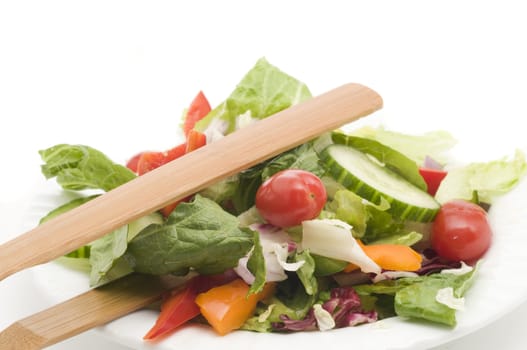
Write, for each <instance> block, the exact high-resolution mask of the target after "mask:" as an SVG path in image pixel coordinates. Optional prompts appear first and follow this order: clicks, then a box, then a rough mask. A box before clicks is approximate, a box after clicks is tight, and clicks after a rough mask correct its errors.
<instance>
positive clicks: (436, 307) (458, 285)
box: [354, 266, 478, 327]
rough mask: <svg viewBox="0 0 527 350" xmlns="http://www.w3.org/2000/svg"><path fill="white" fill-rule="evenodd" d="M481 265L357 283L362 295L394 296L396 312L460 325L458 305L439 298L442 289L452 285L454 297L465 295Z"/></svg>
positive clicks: (404, 315) (401, 314) (356, 288)
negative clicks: (450, 271) (452, 305)
mask: <svg viewBox="0 0 527 350" xmlns="http://www.w3.org/2000/svg"><path fill="white" fill-rule="evenodd" d="M477 270H478V266H476V267H475V268H473V269H472V270H471V271H469V272H466V273H463V274H455V273H435V274H432V275H428V276H419V277H405V278H400V279H397V280H385V281H382V282H379V283H375V284H369V285H360V286H356V287H354V288H355V290H356V291H357V293H359V295H361V296H365V295H366V296H367V295H379V294H384V295H391V296H394V308H395V312H396V314H397V315H399V316H403V317H410V318H419V319H424V320H428V321H432V322H437V323H442V324H445V325H448V326H451V327H453V326H455V325H456V309H453V308H451V307H449V306H447V305H445V304H443V303H440V302H438V300H437V295H438V292H439V291H440V290H442V289H445V288H452V290H453V297H455V298H461V297H463V295H464V294H465V293H466V291H467V290H468V289H469V288H470V286H471V285H472V283H473V281H474V278H475V275H476V272H477Z"/></svg>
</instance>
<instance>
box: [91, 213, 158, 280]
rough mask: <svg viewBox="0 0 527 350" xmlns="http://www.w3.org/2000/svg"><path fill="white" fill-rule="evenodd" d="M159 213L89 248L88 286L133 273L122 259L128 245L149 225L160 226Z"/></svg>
mask: <svg viewBox="0 0 527 350" xmlns="http://www.w3.org/2000/svg"><path fill="white" fill-rule="evenodd" d="M162 223H163V218H162V216H161V215H160V214H159V213H152V214H150V215H147V216H144V217H142V218H139V219H137V220H135V221H133V222H131V223H129V224H127V225H124V226H122V227H120V228H118V229H116V230H115V231H113V232H111V233H109V234H107V235H105V236H103V237H101V238H99V239H98V240H96V241H95V242H93V243H92V244H91V246H90V265H91V272H90V285H91V286H99V285H102V284H106V283H108V282H110V281H113V280H115V279H117V278H119V277H122V276H125V275H127V274H129V273H131V272H133V268H132V266H130V264H129V262H128V261H127V260H126V259H125V258H124V255H125V253H126V250H127V248H128V243H129V242H131V241H132V240H133V239H134V238H135V237H136V236H137V235H138V234H139V233H140V232H141V231H142V230H143V229H145V228H146V227H149V226H150V225H161V224H162Z"/></svg>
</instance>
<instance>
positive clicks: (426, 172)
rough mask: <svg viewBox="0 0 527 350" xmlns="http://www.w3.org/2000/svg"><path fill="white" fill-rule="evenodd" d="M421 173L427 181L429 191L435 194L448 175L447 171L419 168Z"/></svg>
mask: <svg viewBox="0 0 527 350" xmlns="http://www.w3.org/2000/svg"><path fill="white" fill-rule="evenodd" d="M419 173H420V174H421V176H422V177H423V179H424V180H425V182H426V185H427V188H428V193H429V194H430V195H432V196H435V194H436V192H437V189H438V188H439V185H440V184H441V181H443V179H444V178H445V177H446V175H447V172H446V171H444V170H438V169H429V168H419Z"/></svg>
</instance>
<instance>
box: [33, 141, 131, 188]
mask: <svg viewBox="0 0 527 350" xmlns="http://www.w3.org/2000/svg"><path fill="white" fill-rule="evenodd" d="M39 153H40V156H41V158H42V160H43V161H44V164H43V165H42V166H41V170H42V173H43V174H44V176H45V177H46V178H47V179H50V178H53V177H56V178H57V183H58V184H59V185H61V186H62V187H63V188H64V189H66V190H85V189H95V190H103V191H110V190H112V189H114V188H116V187H118V186H120V185H122V184H124V183H125V182H128V181H130V180H132V179H134V178H135V177H136V175H135V174H134V173H133V172H132V171H131V170H130V169H128V168H127V167H125V166H122V165H119V164H116V163H114V162H112V161H111V160H110V159H109V158H108V157H107V156H106V155H104V154H103V153H102V152H100V151H98V150H96V149H94V148H91V147H89V146H82V145H66V144H60V145H56V146H53V147H50V148H48V149H45V150H41V151H39Z"/></svg>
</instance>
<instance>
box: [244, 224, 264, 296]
mask: <svg viewBox="0 0 527 350" xmlns="http://www.w3.org/2000/svg"><path fill="white" fill-rule="evenodd" d="M253 240H254V245H253V249H252V251H251V256H250V257H249V260H248V261H247V269H248V270H249V271H250V272H251V273H252V274H253V275H254V282H253V283H252V284H251V288H250V289H249V294H252V293H258V292H260V291H261V290H262V289H263V288H264V286H265V275H266V269H265V258H264V253H263V249H262V244H261V243H260V234H259V233H258V232H257V231H253Z"/></svg>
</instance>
